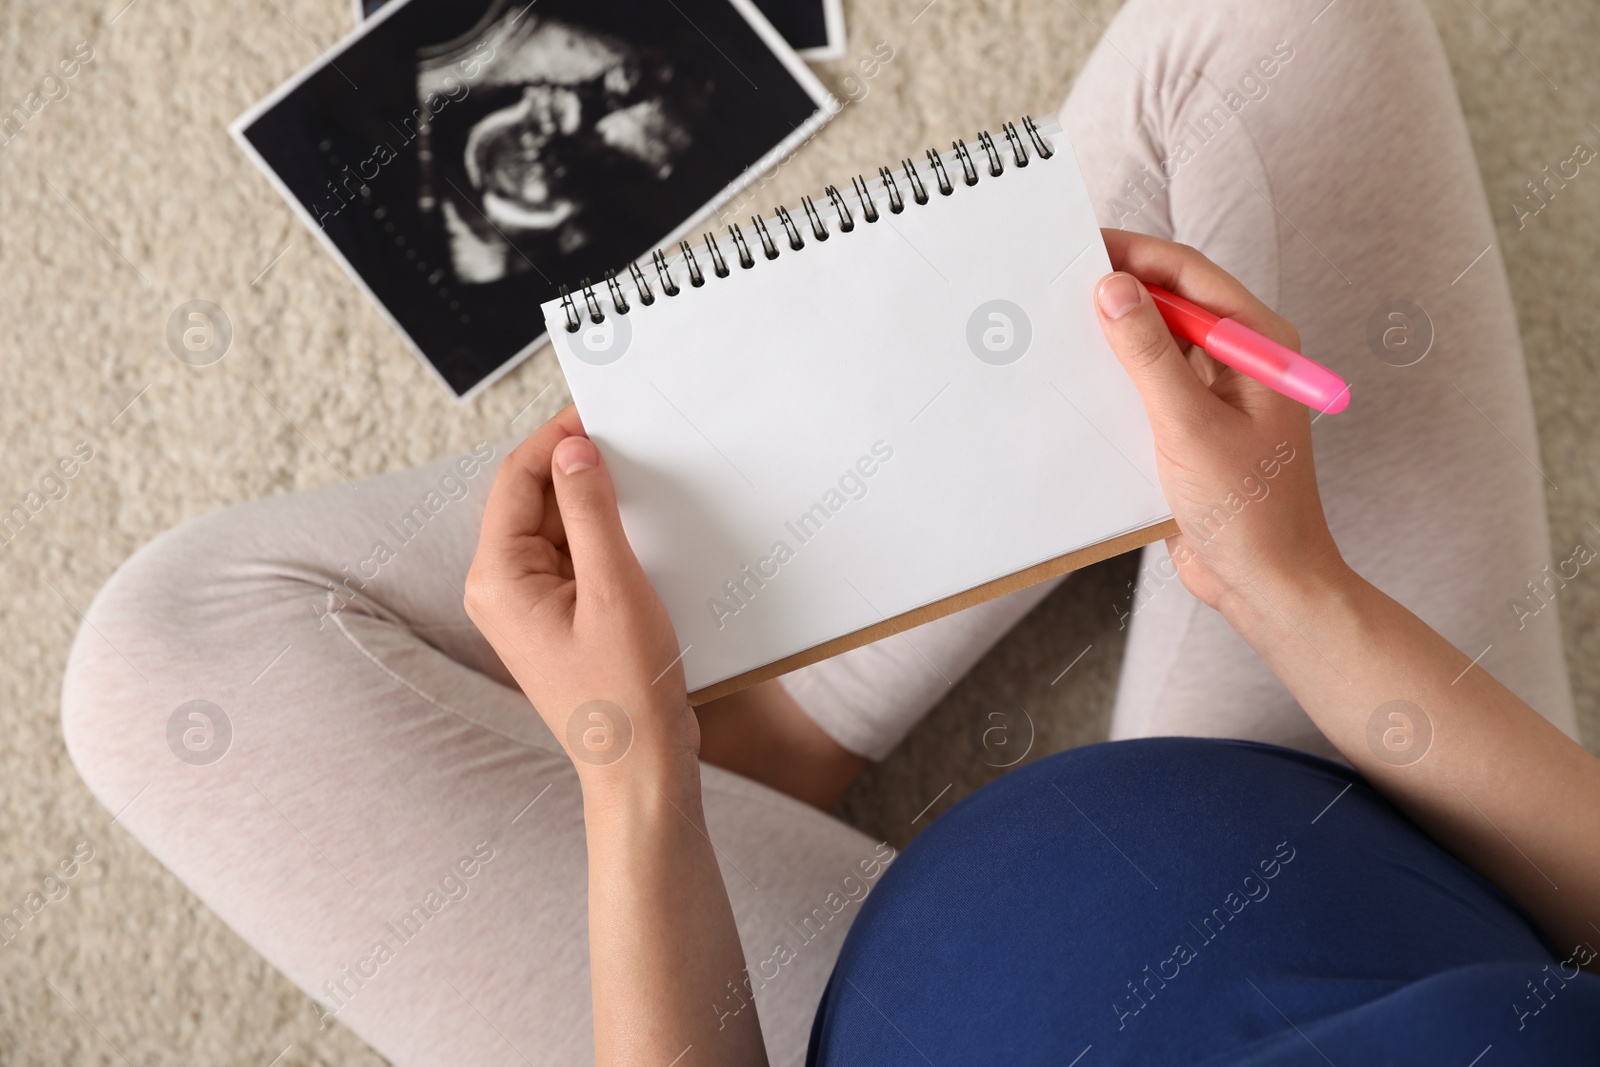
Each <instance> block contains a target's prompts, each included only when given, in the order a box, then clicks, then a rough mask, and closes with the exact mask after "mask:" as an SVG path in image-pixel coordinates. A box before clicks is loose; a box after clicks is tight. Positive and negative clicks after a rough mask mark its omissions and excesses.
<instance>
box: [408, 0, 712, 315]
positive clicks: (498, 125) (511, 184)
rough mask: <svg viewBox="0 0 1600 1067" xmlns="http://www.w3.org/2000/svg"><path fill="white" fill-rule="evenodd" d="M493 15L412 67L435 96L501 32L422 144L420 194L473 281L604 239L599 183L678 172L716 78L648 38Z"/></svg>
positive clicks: (424, 92) (631, 182) (422, 93)
mask: <svg viewBox="0 0 1600 1067" xmlns="http://www.w3.org/2000/svg"><path fill="white" fill-rule="evenodd" d="M523 10H526V9H523ZM485 21H486V22H487V23H488V25H484V24H483V23H480V25H479V26H477V27H475V28H474V29H473V30H472V31H471V32H470V33H469V34H466V35H463V37H461V38H459V39H458V40H456V41H452V42H449V43H447V44H445V45H442V46H440V47H438V48H436V49H429V50H427V51H426V52H425V53H423V54H421V55H420V56H419V64H418V73H417V95H418V98H419V99H424V100H426V99H427V98H428V97H429V96H430V95H431V94H434V93H439V92H442V91H444V90H446V89H447V88H448V87H449V84H451V83H453V82H454V79H455V77H456V73H457V71H458V65H459V63H460V62H461V61H462V60H463V59H464V57H466V56H467V55H469V54H471V53H472V52H473V51H474V50H475V49H479V48H481V45H482V42H483V41H485V40H488V41H492V42H493V45H494V52H495V58H494V61H493V62H491V63H489V64H486V65H485V66H484V68H483V72H482V74H481V75H480V76H479V78H477V79H475V80H474V83H473V85H472V97H473V103H474V104H476V105H477V106H476V107H473V108H469V109H465V110H463V111H461V112H457V113H454V114H444V115H439V116H436V117H435V119H434V120H433V122H432V123H431V124H430V125H429V127H428V129H427V131H426V134H425V140H424V144H423V149H422V157H421V158H422V161H423V163H424V166H423V171H422V184H423V188H422V190H421V193H420V196H419V205H420V206H421V207H423V208H424V210H427V209H428V208H430V207H431V208H436V209H437V210H438V211H439V212H440V213H441V216H442V219H443V225H444V227H445V229H446V231H447V233H448V237H449V248H450V258H451V264H452V266H453V268H454V270H455V273H456V275H457V277H458V280H459V281H461V282H463V283H467V284H484V283H488V282H495V281H499V280H501V279H502V278H505V277H506V276H507V275H510V274H516V273H519V272H523V271H529V270H533V271H538V272H540V273H543V272H544V271H543V268H542V267H541V261H545V260H549V259H552V258H555V257H559V256H561V255H566V254H570V253H572V252H575V251H577V250H578V249H580V248H583V247H584V246H586V245H588V244H590V243H591V242H593V241H596V240H603V239H604V233H603V231H604V230H606V229H607V218H606V214H605V212H604V211H603V210H602V208H603V207H604V205H602V204H601V203H599V202H598V201H597V200H596V199H594V197H595V194H597V193H599V192H601V191H602V190H607V191H610V190H616V189H619V188H622V189H629V188H632V189H638V188H639V184H638V183H639V182H641V181H644V182H651V181H654V182H660V181H664V180H666V179H667V178H668V177H670V176H671V174H672V170H673V164H674V163H675V162H676V161H677V160H678V159H679V158H681V157H682V155H683V154H684V153H685V152H686V151H687V150H688V149H689V148H690V147H691V146H692V145H693V143H694V137H693V133H692V132H691V131H692V130H693V124H694V122H695V120H696V118H697V117H698V116H699V114H700V113H701V112H702V111H703V108H704V104H705V101H706V99H707V97H708V96H709V94H710V93H711V91H712V90H713V88H714V83H713V82H712V80H711V79H710V78H709V77H706V78H702V79H701V80H700V81H698V82H694V83H689V82H688V81H687V80H686V79H683V78H680V77H678V76H677V73H676V71H675V70H674V67H673V65H672V64H671V63H670V62H668V61H667V60H666V59H665V58H663V57H661V56H659V55H656V54H653V53H652V52H651V50H650V49H649V48H647V47H640V46H637V45H633V44H629V43H627V42H624V41H621V40H618V39H616V38H612V37H608V36H606V35H604V34H600V33H596V32H593V31H591V30H588V29H584V28H581V27H575V26H571V25H568V24H565V23H562V22H560V21H558V20H555V19H546V18H540V17H538V16H535V15H532V14H521V15H519V13H518V12H517V11H516V10H512V9H508V10H505V11H503V12H494V13H492V14H491V16H490V17H489V18H488V19H486V20H485ZM523 238H527V240H523Z"/></svg>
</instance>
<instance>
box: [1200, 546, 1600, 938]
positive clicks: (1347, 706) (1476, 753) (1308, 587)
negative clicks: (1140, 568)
mask: <svg viewBox="0 0 1600 1067" xmlns="http://www.w3.org/2000/svg"><path fill="white" fill-rule="evenodd" d="M1223 609H1224V614H1226V615H1227V617H1228V619H1229V621H1230V622H1232V623H1233V625H1234V627H1235V628H1236V629H1237V630H1238V631H1239V632H1240V634H1242V635H1243V636H1244V638H1245V640H1247V641H1248V642H1249V643H1250V644H1251V646H1252V647H1254V648H1255V650H1256V651H1257V653H1259V654H1260V655H1261V657H1262V658H1263V659H1264V660H1265V661H1266V662H1267V664H1268V665H1269V666H1270V667H1271V668H1272V669H1273V671H1274V672H1275V673H1276V674H1277V675H1278V677H1279V678H1280V679H1282V680H1283V682H1284V684H1285V685H1287V686H1288V687H1289V689H1290V691H1291V692H1292V693H1293V694H1294V695H1295V697H1296V699H1298V700H1299V702H1300V705H1301V707H1303V708H1304V709H1305V710H1306V713H1307V714H1308V715H1310V717H1311V719H1312V721H1313V722H1315V723H1316V725H1317V726H1318V727H1319V728H1320V729H1321V730H1322V732H1323V733H1324V734H1325V735H1327V737H1328V739H1329V740H1330V741H1332V742H1333V744H1334V746H1335V747H1337V748H1338V750H1339V751H1340V752H1341V753H1342V754H1343V755H1344V757H1345V758H1346V759H1347V760H1349V761H1350V763H1351V765H1352V766H1354V767H1355V769H1356V770H1358V771H1360V772H1361V773H1362V774H1363V775H1364V776H1365V777H1366V778H1367V780H1368V781H1370V782H1371V783H1372V784H1373V785H1374V786H1375V787H1376V788H1378V789H1379V790H1380V791H1382V792H1383V793H1384V794H1385V795H1386V796H1388V797H1389V799H1390V800H1392V801H1393V802H1394V803H1395V804H1396V805H1398V806H1399V807H1400V808H1401V809H1403V810H1404V811H1405V812H1406V814H1408V815H1409V816H1410V817H1411V818H1412V819H1413V820H1414V821H1416V822H1417V823H1418V825H1420V826H1422V827H1423V828H1424V829H1425V830H1427V831H1428V832H1429V833H1430V834H1431V835H1433V837H1434V838H1435V839H1436V840H1437V841H1439V842H1440V844H1442V845H1444V846H1445V847H1446V848H1448V849H1449V850H1450V851H1452V852H1453V853H1454V854H1455V855H1456V856H1458V857H1460V858H1461V859H1462V860H1463V861H1465V862H1466V863H1468V864H1469V865H1471V866H1472V867H1474V868H1475V869H1477V870H1478V871H1479V872H1481V873H1482V874H1484V875H1485V876H1486V877H1488V878H1489V879H1491V880H1492V881H1493V882H1495V884H1497V885H1498V886H1500V888H1501V889H1503V890H1504V891H1505V892H1506V893H1507V894H1508V895H1510V896H1511V897H1512V898H1513V899H1515V900H1516V901H1517V902H1518V903H1519V904H1521V905H1522V906H1523V907H1524V908H1526V909H1527V911H1528V912H1529V913H1530V914H1531V915H1532V916H1533V917H1534V919H1535V920H1536V921H1537V922H1538V923H1539V924H1540V926H1541V927H1542V928H1543V929H1544V931H1545V933H1546V935H1547V936H1548V937H1550V939H1551V940H1552V941H1553V942H1554V943H1555V946H1556V948H1557V949H1559V950H1562V951H1566V950H1570V949H1572V948H1573V947H1574V946H1575V945H1576V944H1577V943H1579V942H1582V941H1589V942H1591V943H1592V942H1593V940H1594V939H1596V938H1600V929H1597V928H1596V927H1595V926H1594V925H1591V922H1592V921H1595V922H1600V763H1597V762H1596V761H1595V760H1594V759H1593V758H1592V757H1591V756H1589V754H1588V753H1587V752H1585V751H1584V749H1583V748H1582V747H1581V746H1579V745H1578V744H1577V743H1576V742H1574V741H1573V740H1571V739H1570V738H1568V737H1567V736H1566V735H1565V734H1563V733H1561V731H1559V730H1557V729H1556V728H1555V727H1554V726H1552V725H1551V724H1550V723H1549V722H1548V721H1546V720H1545V719H1544V718H1543V717H1542V716H1540V715H1539V714H1538V713H1537V712H1535V711H1534V710H1533V709H1532V708H1530V707H1529V706H1528V705H1527V704H1525V703H1523V702H1522V701H1521V700H1519V699H1518V698H1517V697H1516V696H1515V695H1513V694H1512V693H1511V692H1510V691H1509V690H1508V689H1506V688H1505V687H1504V686H1503V685H1501V684H1500V683H1499V682H1497V681H1496V680H1495V679H1494V678H1493V677H1492V676H1491V675H1490V674H1489V673H1488V672H1487V671H1486V670H1484V668H1483V666H1482V665H1481V664H1480V665H1472V660H1471V657H1470V656H1468V655H1466V654H1464V653H1462V652H1461V651H1460V650H1458V649H1456V648H1455V647H1453V646H1452V645H1451V644H1450V643H1449V642H1447V641H1446V640H1445V639H1444V638H1443V637H1441V636H1439V634H1437V633H1436V632H1434V630H1433V629H1431V628H1430V627H1429V626H1428V625H1427V624H1426V623H1424V622H1423V621H1422V620H1421V619H1419V618H1417V617H1416V616H1415V615H1413V614H1412V613H1411V612H1409V611H1407V610H1406V609H1405V608H1404V607H1402V606H1401V605H1399V604H1398V603H1396V602H1395V601H1394V600H1391V599H1390V598H1389V597H1387V596H1385V595H1384V594H1383V593H1382V592H1381V591H1379V590H1378V589H1377V588H1376V587H1374V586H1373V585H1371V584H1370V583H1369V582H1367V581H1366V580H1365V579H1363V578H1361V577H1360V576H1359V575H1357V574H1355V573H1354V572H1353V571H1350V570H1348V569H1347V568H1343V567H1342V566H1341V567H1340V568H1338V569H1336V570H1335V571H1334V573H1332V574H1331V575H1327V576H1319V577H1316V578H1309V577H1303V578H1299V579H1291V580H1286V581H1283V582H1281V583H1277V584H1251V585H1249V586H1247V587H1246V588H1245V589H1244V590H1243V591H1242V592H1241V593H1239V594H1238V596H1236V597H1235V598H1233V599H1232V600H1230V601H1229V602H1228V603H1226V604H1224V605H1223ZM1397 701H1398V702H1403V703H1396V702H1397ZM1331 799H1332V798H1330V800H1331ZM1335 810H1336V809H1335ZM1330 815H1331V813H1330Z"/></svg>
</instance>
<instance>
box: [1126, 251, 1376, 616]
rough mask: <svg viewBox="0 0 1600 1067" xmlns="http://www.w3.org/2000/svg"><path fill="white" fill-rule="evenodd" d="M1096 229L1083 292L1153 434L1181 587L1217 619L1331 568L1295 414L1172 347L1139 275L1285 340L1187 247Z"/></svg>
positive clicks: (1294, 337) (1292, 334) (1191, 351)
mask: <svg viewBox="0 0 1600 1067" xmlns="http://www.w3.org/2000/svg"><path fill="white" fill-rule="evenodd" d="M1102 233H1103V234H1104V236H1105V242H1106V248H1107V250H1108V251H1109V252H1110V254H1111V265H1112V266H1113V267H1115V268H1116V270H1117V273H1114V274H1109V275H1107V276H1106V277H1105V278H1104V279H1102V280H1101V282H1100V284H1099V286H1098V287H1097V288H1096V290H1095V305H1096V309H1097V310H1098V312H1099V315H1100V328H1101V329H1102V330H1104V331H1105V335H1106V339H1107V340H1108V341H1110V342H1111V348H1112V350H1113V351H1114V352H1116V354H1117V358H1118V359H1119V360H1121V362H1122V365H1123V367H1125V368H1126V369H1127V372H1128V376H1129V377H1130V378H1132V380H1133V384H1134V386H1135V388H1137V389H1138V390H1139V396H1140V397H1141V398H1142V399H1143V401H1144V406H1145V411H1146V413H1147V414H1148V415H1149V418H1150V426H1151V428H1152V430H1154V432H1155V444H1156V468H1157V471H1158V472H1159V474H1160V477H1161V487H1162V490H1163V492H1165V494H1166V497H1167V502H1168V504H1169V505H1170V506H1171V508H1172V513H1173V516H1174V517H1175V518H1176V519H1177V521H1178V527H1179V529H1180V531H1181V532H1180V533H1179V534H1178V536H1176V537H1172V538H1169V539H1168V540H1167V548H1168V551H1170V552H1171V554H1172V558H1173V562H1174V563H1176V564H1177V566H1178V575H1179V577H1180V578H1181V579H1182V580H1183V584H1184V585H1185V586H1186V587H1187V588H1188V590H1189V591H1190V592H1191V593H1193V594H1194V595H1195V596H1197V597H1198V598H1200V600H1202V601H1204V602H1205V603H1206V604H1209V605H1210V606H1211V607H1213V608H1216V609H1218V610H1220V611H1222V612H1223V613H1224V614H1229V608H1230V606H1231V605H1233V604H1235V603H1237V602H1238V601H1239V600H1241V599H1247V600H1259V599H1260V598H1261V597H1263V596H1265V597H1267V598H1268V599H1272V595H1271V589H1272V588H1289V587H1294V586H1296V585H1299V584H1303V583H1305V582H1307V581H1313V582H1315V581H1321V580H1325V579H1327V578H1330V577H1332V576H1336V575H1339V574H1340V573H1342V572H1343V571H1344V569H1345V567H1344V563H1343V560H1342V559H1341V557H1340V556H1339V550H1338V548H1337V547H1336V546H1335V545H1334V543H1333V536H1332V534H1330V533H1329V532H1328V523H1327V519H1326V518H1325V517H1324V516H1323V512H1322V500H1321V497H1320V496H1319V495H1318V493H1317V476H1316V470H1315V467H1314V466H1313V464H1312V458H1311V420H1310V413H1309V411H1308V409H1307V408H1306V407H1305V406H1304V405H1303V404H1300V403H1298V402H1296V401H1294V400H1290V399H1289V398H1288V397H1286V396H1284V395H1282V394H1281V393H1278V392H1276V391H1274V390H1273V389H1270V388H1269V387H1267V386H1266V385H1263V384H1262V383H1261V382H1258V381H1256V380H1255V379H1253V378H1250V377H1248V376H1246V375H1244V374H1241V373H1239V372H1238V371H1236V370H1233V369H1232V368H1230V367H1224V366H1223V365H1221V364H1220V363H1217V362H1216V361H1215V360H1213V359H1212V358H1211V357H1210V356H1208V355H1206V353H1205V352H1204V351H1203V350H1202V349H1200V348H1197V347H1188V348H1187V351H1185V349H1184V347H1180V345H1179V343H1178V342H1177V341H1176V340H1175V339H1174V338H1173V336H1172V333H1171V332H1170V331H1169V330H1168V329H1167V326H1166V323H1165V322H1164V321H1163V320H1162V318H1161V313H1160V312H1159V311H1157V310H1156V306H1155V302H1154V301H1153V300H1152V299H1151V297H1150V294H1149V292H1148V291H1147V290H1146V289H1145V287H1144V285H1143V284H1142V283H1141V282H1140V281H1139V278H1146V279H1148V280H1149V281H1150V282H1151V283H1153V284H1155V285H1160V286H1162V287H1163V288H1166V289H1169V290H1171V291H1172V292H1174V293H1177V294H1178V295H1180V296H1182V297H1184V298H1186V299H1188V300H1191V301H1193V302H1194V303H1196V304H1198V305H1200V306H1201V307H1203V308H1206V309H1207V310H1209V311H1211V312H1213V313H1215V314H1217V315H1222V316H1226V317H1228V318H1231V319H1235V320H1237V321H1238V322H1240V323H1242V324H1243V325H1245V326H1248V327H1249V328H1251V329H1253V330H1255V331H1256V332H1258V333H1261V334H1264V335H1265V336H1267V337H1270V338H1271V339H1273V340H1274V341H1277V342H1278V343H1279V344H1282V345H1285V346H1287V347H1289V348H1292V349H1295V350H1296V351H1298V350H1299V347H1300V335H1299V332H1298V331H1297V330H1295V328H1294V326H1292V325H1291V324H1290V323H1289V322H1288V321H1287V320H1285V319H1284V318H1283V317H1281V316H1280V315H1278V314H1276V313H1275V312H1273V311H1272V310H1271V309H1270V308H1268V307H1267V306H1266V305H1265V304H1263V303H1262V302H1261V301H1260V300H1257V299H1256V298H1255V297H1254V296H1252V295H1251V294H1250V292H1249V290H1247V289H1246V288H1245V287H1244V286H1243V285H1241V284H1240V283H1239V282H1238V280H1237V279H1235V278H1234V277H1233V276H1232V275H1230V274H1228V273H1227V272H1226V271H1224V270H1223V269H1222V268H1221V267H1218V266H1217V265H1216V264H1215V263H1212V262H1211V261H1210V260H1208V259H1207V258H1206V257H1205V256H1203V255H1201V254H1200V253H1199V252H1197V251H1195V250H1194V249H1193V248H1190V247H1188V246H1187V245H1179V244H1173V243H1172V242H1171V241H1163V240H1160V239H1158V238H1155V237H1146V236H1144V235H1143V234H1137V233H1130V232H1128V231H1125V230H1109V229H1108V230H1104V231H1102Z"/></svg>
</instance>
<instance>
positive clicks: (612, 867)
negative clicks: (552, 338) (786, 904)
mask: <svg viewBox="0 0 1600 1067" xmlns="http://www.w3.org/2000/svg"><path fill="white" fill-rule="evenodd" d="M466 606H467V614H468V615H470V616H471V617H472V621H473V622H474V623H476V624H477V626H478V629H480V630H482V631H483V635H484V636H485V637H487V638H488V639H489V643H490V644H491V645H493V646H494V649H495V651H496V652H498V653H499V654H500V659H501V660H502V661H503V662H504V663H505V665H506V667H507V669H509V670H510V671H511V674H512V676H513V677H514V678H515V679H516V680H517V683H518V684H519V685H520V686H522V690H523V692H525V693H526V694H527V695H528V698H529V699H530V700H532V701H533V705H534V707H535V708H537V709H538V711H539V715H540V716H541V717H542V718H543V719H544V721H545V723H546V724H548V725H549V727H550V729H551V731H552V732H553V733H554V734H555V735H556V737H557V739H559V740H560V741H561V743H562V745H564V746H565V747H566V750H567V755H569V756H571V757H572V762H573V765H574V766H575V767H576V768H577V769H578V778H579V780H580V782H581V783H582V785H583V821H584V832H585V843H586V844H587V846H588V853H589V980H590V983H591V986H592V989H593V992H594V1047H595V1063H596V1064H597V1065H600V1067H612V1065H621V1064H636V1063H671V1062H676V1060H679V1059H682V1058H683V1053H684V1051H685V1050H686V1049H688V1048H690V1047H692V1048H694V1049H695V1059H694V1061H693V1062H695V1063H703V1064H711V1065H716V1067H720V1065H723V1064H727V1065H729V1067H734V1065H737V1067H750V1065H760V1064H764V1063H765V1062H766V1050H765V1047H764V1045H763V1043H762V1038H761V1024H760V1020H759V1019H758V1017H757V1014H756V1012H755V1011H754V1010H753V1009H754V1006H753V1005H752V1010H750V1011H741V1012H739V1013H738V1014H737V1016H735V1017H734V1018H733V1019H732V1020H730V1021H728V1022H727V1024H726V1025H725V1026H724V1025H723V1024H722V1022H721V1021H720V1020H718V1018H717V1016H716V1013H715V1012H714V1011H713V1010H712V1009H711V1007H710V1006H711V1005H713V1004H716V1003H718V1002H719V1001H720V1000H721V998H722V997H724V996H725V995H726V989H727V987H728V985H729V984H730V983H737V982H739V981H741V980H742V979H743V976H744V967H745V960H744V952H743V950H742V949H741V948H740V945H739V931H738V930H737V929H736V928H735V926H734V922H733V909H732V907H731V906H730V905H729V903H728V892H727V888H726V886H724V885H723V881H722V874H721V871H720V870H719V868H718V866H717V856H716V852H715V851H714V850H713V848H712V846H711V838H710V835H709V833H708V830H707V827H706V821H705V810H704V807H703V805H702V803H701V796H700V764H699V761H698V758H697V757H698V754H699V749H700V731H699V727H698V725H697V724H696V720H695V717H694V713H693V712H692V711H690V709H689V703H688V700H687V699H686V697H685V695H684V684H683V669H682V667H681V666H679V660H680V659H681V658H682V657H681V656H680V654H679V652H678V641H677V638H676V637H675V636H674V635H673V632H672V623H671V622H670V621H669V620H668V618H667V613H666V609H665V608H663V607H662V606H661V599H660V598H659V597H657V596H656V592H655V590H654V589H653V588H651V586H650V582H649V580H648V579H647V578H646V577H645V574H644V570H643V569H642V568H641V567H640V566H639V560H638V558H637V557H636V556H634V554H633V549H632V548H631V547H629V545H628V539H627V537H626V536H625V535H624V534H623V531H622V520H621V518H620V517H619V516H618V514H617V498H616V493H615V491H614V490H613V488H612V485H611V477H610V475H608V474H607V473H606V468H605V464H604V463H603V462H602V461H601V459H600V454H599V452H598V451H597V450H596V449H595V447H594V444H593V443H592V442H590V441H589V439H588V438H587V437H585V436H584V433H583V424H582V423H580V422H579V421H578V413H577V411H576V410H575V409H573V408H570V407H569V408H567V409H566V410H565V411H563V412H561V414H559V415H557V416H556V417H555V418H553V419H551V420H550V421H549V422H547V423H545V425H544V426H542V427H540V429H539V430H538V432H536V433H535V434H534V435H533V436H532V437H530V438H528V439H527V440H526V441H524V442H523V443H522V444H521V445H520V446H518V448H517V449H516V451H514V452H512V453H511V455H510V456H508V457H507V458H506V461H505V463H504V465H502V466H501V468H500V473H499V474H498V475H497V476H496V477H495V481H494V489H493V490H491V491H490V494H489V501H488V504H487V505H486V506H485V508H484V513H483V532H482V533H481V534H480V535H479V538H478V553H477V555H476V556H474V557H473V560H472V570H471V571H470V572H469V573H468V574H467V592H466ZM713 1024H716V1025H713Z"/></svg>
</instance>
